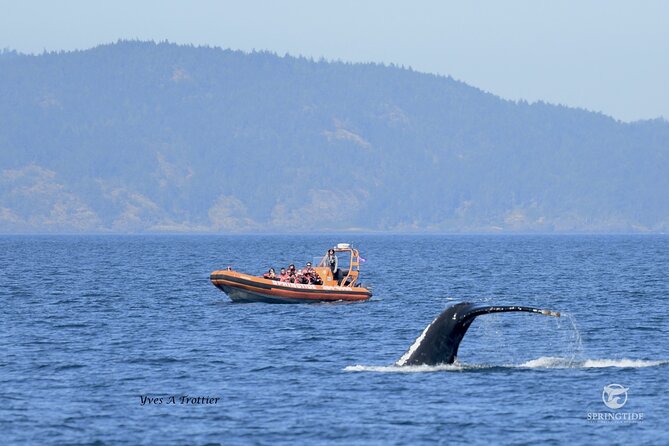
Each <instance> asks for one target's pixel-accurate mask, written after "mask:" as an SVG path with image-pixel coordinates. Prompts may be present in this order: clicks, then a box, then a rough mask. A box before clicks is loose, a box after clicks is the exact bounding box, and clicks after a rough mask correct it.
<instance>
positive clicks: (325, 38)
mask: <svg viewBox="0 0 669 446" xmlns="http://www.w3.org/2000/svg"><path fill="white" fill-rule="evenodd" d="M135 38H136V39H142V40H149V39H152V40H156V41H157V40H165V39H167V40H169V41H171V42H176V43H193V44H202V45H211V46H220V47H223V48H233V49H241V50H246V51H250V50H252V49H254V48H255V49H266V50H270V51H274V52H277V53H279V54H281V55H283V54H285V53H290V54H292V55H305V56H313V57H315V58H319V57H321V56H323V57H325V58H327V59H341V60H345V61H356V62H357V61H374V62H385V63H391V62H394V63H396V64H399V65H405V66H411V67H413V68H414V69H415V70H419V71H425V72H431V73H439V74H445V75H451V76H453V77H454V78H456V79H459V80H462V81H464V82H467V83H468V84H470V85H474V86H476V87H479V88H481V89H483V90H486V91H490V92H492V93H494V94H497V95H499V96H502V97H504V98H510V99H526V100H528V101H535V100H540V99H541V100H545V101H548V102H552V103H560V104H564V105H569V106H574V107H583V108H587V109H589V110H595V111H601V112H603V113H605V114H607V115H611V116H613V117H615V118H617V119H621V120H625V121H629V120H636V119H648V118H655V117H659V116H664V117H665V118H667V119H669V1H660V0H657V1H655V0H653V1H650V0H637V1H632V0H630V1H614V0H598V1H595V0H578V1H573V0H555V1H541V0H506V1H472V0H467V1H458V2H451V1H436V0H435V1H420V0H414V1H404V2H399V1H393V0H385V1H376V0H375V1H364V0H358V1H349V0H337V1H329V2H326V1H317V0H311V1H288V0H284V1H278V0H277V1H257V0H239V1H234V2H233V1H223V0H220V1H214V0H189V1H174V0H161V1H158V0H150V1H142V0H133V1H129V0H114V1H106V0H105V1H93V0H60V1H46V0H45V1H36V0H0V48H9V49H16V50H18V51H20V52H25V53H40V52H42V51H43V50H44V49H46V50H61V49H65V50H70V49H84V48H90V47H93V46H96V45H98V44H101V43H109V42H114V41H116V40H118V39H135Z"/></svg>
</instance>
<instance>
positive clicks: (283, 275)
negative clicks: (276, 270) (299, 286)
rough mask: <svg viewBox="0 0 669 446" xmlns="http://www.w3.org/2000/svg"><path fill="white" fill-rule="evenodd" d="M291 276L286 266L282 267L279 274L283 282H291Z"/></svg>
mask: <svg viewBox="0 0 669 446" xmlns="http://www.w3.org/2000/svg"><path fill="white" fill-rule="evenodd" d="M289 279H290V276H289V275H288V272H287V271H286V268H281V274H279V280H280V281H281V282H289V281H290V280H289Z"/></svg>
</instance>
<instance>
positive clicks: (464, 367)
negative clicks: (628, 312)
mask: <svg viewBox="0 0 669 446" xmlns="http://www.w3.org/2000/svg"><path fill="white" fill-rule="evenodd" d="M667 364H669V360H664V361H647V360H643V359H586V360H584V361H574V360H573V359H572V358H560V357H555V356H544V357H541V358H537V359H532V360H530V361H527V362H524V363H522V364H509V365H492V364H462V363H460V362H458V361H456V362H454V363H453V364H440V365H407V366H400V365H398V364H393V365H386V366H379V365H360V364H357V365H350V366H347V367H345V368H344V371H345V372H377V373H426V372H466V371H468V370H482V369H496V368H509V369H519V368H520V369H592V368H605V367H618V368H640V367H658V366H663V365H667Z"/></svg>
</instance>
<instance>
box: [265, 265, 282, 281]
mask: <svg viewBox="0 0 669 446" xmlns="http://www.w3.org/2000/svg"><path fill="white" fill-rule="evenodd" d="M262 276H263V278H265V279H269V280H278V279H279V278H278V277H277V275H276V272H275V271H274V268H270V269H269V271H267V272H266V273H265V274H263V275H262Z"/></svg>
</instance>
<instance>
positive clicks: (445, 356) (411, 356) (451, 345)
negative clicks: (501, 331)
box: [396, 302, 560, 366]
mask: <svg viewBox="0 0 669 446" xmlns="http://www.w3.org/2000/svg"><path fill="white" fill-rule="evenodd" d="M511 311H524V312H527V313H537V314H543V315H545V316H554V317H560V313H558V312H556V311H550V310H542V309H539V308H532V307H520V306H494V305H492V306H486V305H480V304H473V303H469V302H461V303H458V304H455V305H452V306H450V307H448V308H446V310H444V311H443V313H441V314H440V315H439V316H437V318H436V319H435V320H433V321H432V323H430V325H428V326H427V327H425V330H423V333H421V335H420V336H418V339H416V341H415V342H414V343H413V345H412V346H411V347H409V350H407V352H406V353H405V354H404V355H402V357H401V358H400V359H399V360H398V361H397V363H396V365H399V366H402V365H420V364H426V365H437V364H452V363H453V362H454V361H455V357H456V356H457V354H458V347H459V346H460V342H461V341H462V338H463V337H464V336H465V333H467V329H468V328H469V326H470V325H471V324H472V322H473V321H474V319H475V318H476V317H477V316H481V315H482V314H490V313H506V312H511Z"/></svg>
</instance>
